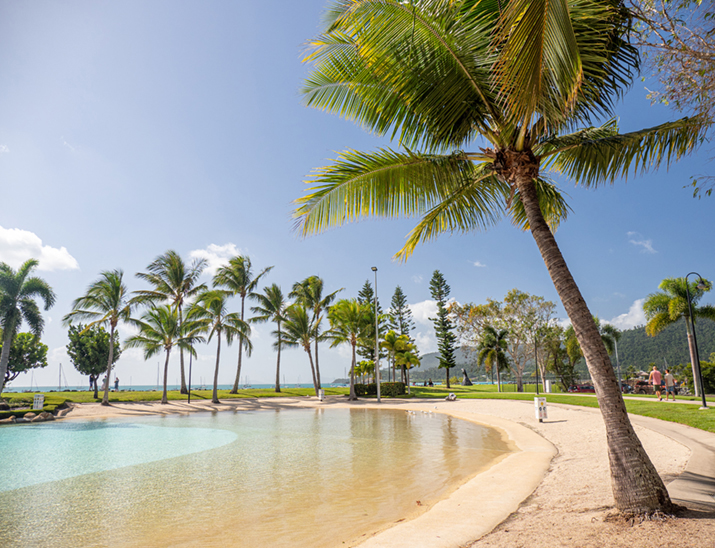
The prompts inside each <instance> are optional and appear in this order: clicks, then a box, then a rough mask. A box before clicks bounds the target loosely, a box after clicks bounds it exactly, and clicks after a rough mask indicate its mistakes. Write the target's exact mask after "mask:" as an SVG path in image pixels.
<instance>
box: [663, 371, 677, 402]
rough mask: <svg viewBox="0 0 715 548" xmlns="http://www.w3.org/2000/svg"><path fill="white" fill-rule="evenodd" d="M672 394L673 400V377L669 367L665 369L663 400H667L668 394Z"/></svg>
mask: <svg viewBox="0 0 715 548" xmlns="http://www.w3.org/2000/svg"><path fill="white" fill-rule="evenodd" d="M671 394H673V401H675V379H674V378H673V375H671V374H670V369H666V370H665V401H668V396H669V395H671Z"/></svg>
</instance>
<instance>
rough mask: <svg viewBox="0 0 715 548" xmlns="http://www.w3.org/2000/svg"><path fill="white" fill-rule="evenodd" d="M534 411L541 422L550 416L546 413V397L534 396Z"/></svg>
mask: <svg viewBox="0 0 715 548" xmlns="http://www.w3.org/2000/svg"><path fill="white" fill-rule="evenodd" d="M534 412H535V413H536V419H537V420H538V421H539V422H544V419H546V418H548V416H547V414H546V398H534Z"/></svg>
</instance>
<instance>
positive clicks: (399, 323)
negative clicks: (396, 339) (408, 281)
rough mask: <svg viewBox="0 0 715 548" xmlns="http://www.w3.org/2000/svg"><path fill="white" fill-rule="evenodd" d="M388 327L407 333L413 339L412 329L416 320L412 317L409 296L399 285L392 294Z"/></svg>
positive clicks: (402, 333)
mask: <svg viewBox="0 0 715 548" xmlns="http://www.w3.org/2000/svg"><path fill="white" fill-rule="evenodd" d="M387 327H388V329H392V330H393V331H395V332H397V333H399V334H400V335H407V336H408V337H410V340H412V337H411V336H410V331H412V330H413V329H414V328H415V322H414V320H413V319H412V311H411V310H410V307H409V305H408V304H407V297H406V296H405V294H404V293H403V291H402V288H401V287H400V286H399V285H398V286H397V287H396V288H395V293H394V294H393V295H392V301H391V302H390V315H389V319H388V321H387Z"/></svg>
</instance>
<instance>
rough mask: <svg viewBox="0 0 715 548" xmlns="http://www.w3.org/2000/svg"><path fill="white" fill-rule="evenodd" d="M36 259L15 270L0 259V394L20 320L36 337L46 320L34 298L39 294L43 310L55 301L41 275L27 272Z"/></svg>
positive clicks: (30, 270)
mask: <svg viewBox="0 0 715 548" xmlns="http://www.w3.org/2000/svg"><path fill="white" fill-rule="evenodd" d="M39 264H40V263H39V261H38V260H37V259H29V260H27V261H25V262H24V263H23V264H22V265H20V268H18V269H17V271H15V270H14V269H13V268H12V267H11V266H10V265H8V264H6V263H0V327H2V352H1V353H0V394H2V391H3V390H4V388H5V375H6V373H7V365H8V362H9V361H10V349H11V347H12V342H13V341H14V340H15V336H16V335H17V332H18V330H19V329H20V325H21V324H22V322H23V321H25V322H26V323H27V325H29V326H30V331H31V332H32V334H33V335H35V337H39V336H40V335H42V331H43V329H44V328H45V320H44V319H43V318H42V314H41V313H40V309H39V308H38V306H37V303H36V302H35V298H37V297H39V298H40V299H42V301H43V302H44V303H45V310H49V309H50V308H51V307H52V306H53V305H54V304H55V294H54V292H53V291H52V288H51V287H50V286H49V285H48V283H47V282H46V281H45V280H43V279H42V278H38V277H36V276H30V274H31V273H32V271H33V270H35V268H37V266H38V265H39Z"/></svg>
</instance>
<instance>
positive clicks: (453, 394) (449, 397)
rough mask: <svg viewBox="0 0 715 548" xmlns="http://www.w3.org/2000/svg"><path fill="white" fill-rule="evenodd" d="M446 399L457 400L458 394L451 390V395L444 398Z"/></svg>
mask: <svg viewBox="0 0 715 548" xmlns="http://www.w3.org/2000/svg"><path fill="white" fill-rule="evenodd" d="M444 401H457V396H456V394H455V393H454V392H450V393H449V396H447V397H446V398H444Z"/></svg>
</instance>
